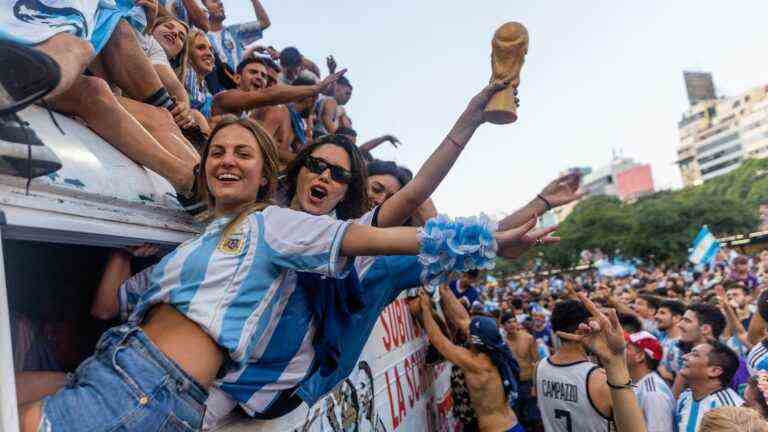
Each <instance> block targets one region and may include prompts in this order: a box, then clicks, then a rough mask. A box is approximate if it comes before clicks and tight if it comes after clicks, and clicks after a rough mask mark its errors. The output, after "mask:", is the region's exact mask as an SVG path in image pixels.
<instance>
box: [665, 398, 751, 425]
mask: <svg viewBox="0 0 768 432" xmlns="http://www.w3.org/2000/svg"><path fill="white" fill-rule="evenodd" d="M742 405H744V400H743V399H741V397H740V396H739V395H738V393H736V392H735V391H733V390H731V389H730V388H723V389H720V390H718V391H716V392H714V393H712V394H710V395H708V396H706V397H704V398H703V399H701V400H698V401H697V400H694V399H693V393H691V391H690V390H686V391H685V392H683V394H681V395H680V399H679V400H678V401H677V411H676V412H675V422H676V423H677V432H696V431H697V430H699V425H700V424H701V419H702V418H704V414H706V413H708V412H709V411H712V410H713V409H716V408H720V407H724V406H742Z"/></svg>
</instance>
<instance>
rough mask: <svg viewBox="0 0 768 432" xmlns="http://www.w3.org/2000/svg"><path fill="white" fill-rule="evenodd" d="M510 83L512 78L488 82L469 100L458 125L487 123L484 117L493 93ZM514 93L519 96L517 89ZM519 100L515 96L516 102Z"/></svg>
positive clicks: (470, 125) (468, 125)
mask: <svg viewBox="0 0 768 432" xmlns="http://www.w3.org/2000/svg"><path fill="white" fill-rule="evenodd" d="M509 83H510V80H506V81H496V82H493V83H490V84H488V85H487V86H485V88H484V89H482V90H480V93H478V94H477V95H475V97H473V98H472V99H471V100H470V101H469V105H467V108H466V109H465V110H464V113H462V114H461V117H459V121H458V122H457V126H458V125H461V126H465V127H472V128H476V127H478V126H480V125H481V124H483V123H485V119H484V117H483V111H484V110H485V106H486V105H488V102H489V101H490V100H491V98H492V97H493V95H495V94H496V93H498V92H499V91H501V90H503V89H504V88H505V87H507V86H508V85H509ZM514 94H515V96H517V89H515V90H514ZM519 102H520V100H519V99H518V98H517V97H515V103H516V104H519Z"/></svg>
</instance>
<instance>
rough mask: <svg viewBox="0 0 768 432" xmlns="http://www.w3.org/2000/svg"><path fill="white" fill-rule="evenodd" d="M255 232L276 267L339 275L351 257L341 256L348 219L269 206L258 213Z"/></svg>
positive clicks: (337, 276) (350, 261) (348, 264)
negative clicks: (343, 219)
mask: <svg viewBox="0 0 768 432" xmlns="http://www.w3.org/2000/svg"><path fill="white" fill-rule="evenodd" d="M254 216H255V217H257V218H260V219H261V220H260V223H259V232H260V234H259V235H260V236H261V238H262V239H263V244H264V247H265V248H266V253H267V255H268V256H269V258H270V260H271V261H272V263H274V264H275V265H277V266H280V267H285V268H290V269H293V270H297V271H304V272H311V273H319V274H322V275H325V276H330V277H335V278H340V277H344V276H345V275H346V274H347V273H349V271H350V270H351V266H352V264H353V260H351V259H347V258H346V257H343V256H341V242H342V240H343V239H344V235H345V234H346V231H347V228H348V227H349V225H350V224H351V223H350V222H348V221H340V220H336V219H333V218H331V217H329V216H313V215H310V214H307V213H304V212H297V211H294V210H291V209H287V208H282V207H277V206H271V207H268V208H266V209H264V211H262V212H261V213H254Z"/></svg>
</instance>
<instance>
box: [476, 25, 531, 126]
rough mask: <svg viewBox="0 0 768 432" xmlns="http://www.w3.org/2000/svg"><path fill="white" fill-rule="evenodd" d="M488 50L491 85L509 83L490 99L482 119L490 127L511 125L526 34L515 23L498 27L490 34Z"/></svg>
mask: <svg viewBox="0 0 768 432" xmlns="http://www.w3.org/2000/svg"><path fill="white" fill-rule="evenodd" d="M491 49H492V51H491V68H492V75H491V82H496V81H507V80H509V85H508V86H507V87H506V88H505V89H503V90H501V91H499V92H498V93H496V94H495V95H493V97H492V98H491V100H490V102H488V105H487V106H486V107H485V112H484V113H483V115H484V117H485V120H487V121H488V122H491V123H494V124H507V123H512V122H514V121H515V120H517V103H516V102H515V94H514V92H515V89H517V86H518V85H519V84H520V69H522V67H523V62H525V55H526V54H528V30H526V28H525V26H524V25H522V24H520V23H518V22H508V23H506V24H504V25H502V26H501V27H499V28H498V30H496V33H494V34H493V41H492V42H491Z"/></svg>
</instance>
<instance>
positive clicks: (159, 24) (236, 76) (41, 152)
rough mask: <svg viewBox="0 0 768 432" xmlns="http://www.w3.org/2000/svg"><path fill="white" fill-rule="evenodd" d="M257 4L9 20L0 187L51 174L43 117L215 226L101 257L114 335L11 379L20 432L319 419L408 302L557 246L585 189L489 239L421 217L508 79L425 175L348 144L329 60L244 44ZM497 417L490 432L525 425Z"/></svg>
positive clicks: (102, 7)
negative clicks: (412, 292)
mask: <svg viewBox="0 0 768 432" xmlns="http://www.w3.org/2000/svg"><path fill="white" fill-rule="evenodd" d="M252 4H253V7H254V10H255V12H256V15H257V17H258V21H257V22H256V23H249V24H241V25H236V26H224V21H225V18H226V14H225V10H224V7H223V5H222V3H221V2H219V1H214V0H210V1H209V0H204V1H203V2H198V1H195V0H175V1H168V2H164V3H161V4H159V3H158V2H157V1H154V0H137V1H135V2H133V1H124V2H122V1H121V2H117V3H112V2H105V1H95V0H94V1H85V2H77V3H76V4H75V3H70V2H59V3H54V4H53V5H49V4H43V3H40V2H34V1H27V0H10V1H9V2H6V4H5V5H4V6H3V8H2V9H0V57H1V58H0V60H2V62H3V63H4V64H7V65H9V66H10V67H8V68H4V69H3V71H2V73H0V87H1V90H2V92H0V121H2V124H0V134H2V136H0V138H2V140H0V157H2V159H3V161H4V162H6V163H5V164H3V165H2V169H0V171H1V172H2V174H6V175H16V176H22V177H27V178H29V179H30V181H31V179H32V178H34V177H38V176H42V175H45V174H48V173H51V172H53V171H55V170H56V169H58V168H60V167H61V161H60V160H59V159H58V158H57V156H56V154H55V152H52V151H51V150H50V149H48V147H47V146H46V144H45V143H44V142H43V141H41V140H40V138H39V137H38V136H37V134H36V133H35V130H34V129H32V128H30V126H29V125H28V124H26V123H25V122H24V121H23V120H22V119H21V118H20V117H19V115H18V111H19V110H21V109H23V108H24V107H26V106H27V105H29V104H30V103H34V102H39V103H40V104H42V105H44V106H45V107H46V108H48V109H52V110H55V111H58V112H59V113H62V114H66V115H69V116H71V117H74V118H77V119H79V120H80V121H82V122H83V124H84V125H85V126H87V127H88V128H90V129H91V130H92V131H93V132H95V133H96V134H98V135H99V136H101V137H102V138H104V140H105V141H106V142H108V143H109V144H111V145H113V146H115V147H116V148H118V149H119V150H120V151H122V152H123V153H124V154H125V155H126V156H128V157H129V158H131V159H132V160H134V161H135V162H136V163H138V164H140V165H142V166H144V167H146V168H149V169H151V170H153V171H155V172H157V173H158V174H160V175H162V176H163V177H164V178H166V179H167V180H168V182H169V183H170V184H171V185H172V186H173V188H175V189H176V192H177V198H178V201H179V203H180V204H181V206H182V207H183V209H184V210H186V211H187V212H189V213H191V214H194V215H199V216H200V217H199V218H198V219H199V220H201V221H205V222H206V225H205V230H204V231H203V232H202V233H201V234H200V235H199V236H197V237H195V238H193V239H191V240H189V241H187V242H185V243H183V244H182V245H180V246H179V247H177V248H176V249H175V250H173V251H172V252H170V253H168V254H166V255H165V256H163V257H159V260H156V262H154V263H152V264H151V265H149V266H148V267H147V268H145V269H143V270H141V271H139V272H138V273H135V274H133V273H132V271H131V266H130V261H131V259H130V258H131V253H134V254H140V255H143V254H148V253H149V252H151V251H152V248H151V247H143V248H139V249H131V250H130V253H129V252H126V251H124V250H116V251H114V252H113V253H112V254H111V255H110V257H109V260H108V261H107V265H106V268H105V269H104V270H103V276H102V278H101V282H100V283H99V286H98V288H97V289H96V290H95V297H94V298H93V300H92V307H91V313H92V315H93V316H94V317H95V318H97V319H102V320H105V319H111V320H113V321H112V324H114V325H113V326H112V327H111V328H109V329H108V330H107V331H105V332H104V333H103V334H102V335H101V337H100V339H99V341H98V343H97V344H96V349H95V352H93V353H92V355H90V356H89V357H88V358H86V359H84V361H83V362H82V363H81V364H80V365H79V366H78V367H77V368H76V369H74V370H71V371H66V370H65V371H59V370H43V371H35V372H29V371H26V370H20V371H19V373H18V374H17V376H16V390H17V402H18V403H19V419H20V427H21V430H22V431H33V430H76V431H80V430H117V429H120V430H141V431H148V430H178V429H184V430H188V429H191V430H201V429H210V428H216V427H218V426H219V425H220V422H221V421H222V419H223V418H224V417H226V416H227V415H228V414H229V413H230V412H231V411H233V410H237V411H239V412H241V413H242V414H245V415H247V416H250V417H253V418H257V419H272V418H277V417H280V416H283V415H285V414H286V413H289V412H291V411H293V410H294V409H295V408H296V407H298V406H299V405H300V404H301V403H306V404H307V405H308V406H313V405H314V404H315V403H316V402H317V401H318V400H320V399H321V398H322V397H323V396H325V395H327V394H328V393H329V392H330V391H331V390H332V389H333V388H334V387H336V385H338V384H339V383H341V382H342V381H343V380H344V379H345V377H347V376H348V375H349V374H350V373H351V371H352V368H353V367H354V365H355V364H356V363H357V360H358V358H359V356H360V354H361V352H362V349H363V347H364V345H365V342H366V341H367V339H368V337H369V336H370V333H371V331H372V329H373V326H374V325H375V323H376V322H377V319H378V316H379V314H380V313H381V311H382V310H383V308H384V307H386V306H387V305H388V304H389V303H391V302H392V301H393V300H394V299H395V298H397V296H398V295H399V294H401V293H402V292H403V291H405V290H408V289H411V288H413V287H416V286H419V285H426V286H438V285H439V284H440V283H441V282H442V281H444V280H445V279H446V277H447V276H446V275H447V274H450V273H451V272H452V271H466V270H470V269H479V268H487V267H489V266H491V265H492V263H493V262H494V260H495V259H496V258H497V257H498V258H505V259H514V258H516V257H518V256H519V255H520V254H521V253H523V252H525V251H526V250H527V249H529V248H531V247H535V246H538V245H540V244H543V243H548V242H551V241H556V239H554V238H552V237H551V236H550V233H551V232H552V229H545V230H535V229H533V227H534V225H535V222H536V215H537V214H540V213H541V212H543V211H545V210H546V209H547V208H550V207H551V206H553V205H561V204H564V203H566V202H570V201H572V200H573V199H575V197H576V196H577V192H576V190H577V189H578V184H579V177H578V175H577V174H568V175H566V176H563V177H561V178H558V179H556V180H555V181H553V182H552V183H551V184H550V185H548V186H547V187H546V188H545V189H544V190H543V191H542V193H541V194H539V195H538V197H536V198H535V199H534V200H532V201H531V203H529V204H528V205H526V206H525V207H523V208H522V209H520V210H518V211H517V212H515V213H514V214H513V216H510V217H509V218H506V219H505V220H503V221H501V222H500V224H498V225H497V224H495V223H493V222H492V221H491V220H489V219H488V218H487V217H485V216H479V217H475V218H459V219H455V220H454V219H450V218H447V217H442V216H441V217H438V216H437V215H436V210H435V207H434V205H433V204H432V203H431V201H430V195H431V194H432V193H433V192H434V190H435V189H436V188H437V187H438V185H439V184H440V182H441V181H442V180H443V178H444V177H445V176H446V175H447V174H448V172H449V171H450V168H451V166H452V165H453V164H454V163H455V161H456V160H457V158H458V157H459V156H460V155H461V153H462V152H463V151H464V150H465V148H466V147H467V144H468V142H469V141H470V139H471V137H472V135H473V134H474V132H475V130H476V129H477V128H478V127H479V126H481V125H482V124H483V123H485V119H484V117H483V110H484V108H485V106H486V105H487V103H488V101H489V100H490V98H491V97H492V96H493V95H494V94H496V93H497V92H499V91H501V90H503V89H506V88H507V87H508V86H509V84H510V80H506V81H504V80H502V81H495V82H493V83H491V84H488V85H487V86H486V87H485V88H483V89H482V90H481V91H480V92H479V93H478V94H477V95H476V96H475V97H474V98H472V100H470V101H469V103H468V105H467V107H466V109H465V110H464V112H463V113H462V114H461V115H460V116H459V117H458V119H457V120H456V122H455V124H454V125H453V127H452V128H451V129H450V132H449V133H448V135H447V136H446V137H445V139H443V140H442V142H440V143H439V145H437V147H436V148H435V149H434V151H433V153H432V154H431V156H430V157H429V158H428V160H427V161H426V162H425V163H424V165H423V166H422V167H421V169H420V170H419V171H418V172H417V173H416V174H415V175H413V174H412V173H411V172H410V171H409V170H407V169H405V168H403V167H399V166H397V164H395V163H393V162H389V161H380V160H375V159H374V158H373V156H372V154H371V152H372V150H374V148H375V147H376V146H378V145H380V144H382V143H383V142H387V141H390V142H391V143H392V144H395V145H396V144H399V142H398V140H397V139H396V138H394V137H393V136H391V135H386V136H383V137H380V138H378V139H375V140H372V141H369V142H367V143H363V144H361V145H359V146H358V145H357V143H356V136H357V133H356V132H355V131H354V130H353V129H352V120H351V115H350V113H348V112H346V110H345V109H344V105H345V104H346V103H347V102H348V101H349V99H350V97H351V95H352V85H351V83H350V82H349V81H348V80H347V79H346V78H345V77H344V74H345V72H346V70H344V69H342V70H338V71H337V70H336V69H337V65H336V62H335V60H334V59H333V58H328V59H327V61H326V65H327V67H328V69H329V71H328V75H327V76H325V77H324V78H321V75H322V73H321V71H320V69H319V68H318V67H317V66H316V65H315V64H314V63H313V62H312V61H310V60H309V59H308V58H307V57H305V56H304V55H302V54H301V52H300V51H299V50H298V49H297V48H295V47H285V48H283V49H282V50H277V49H275V48H274V47H263V46H258V45H257V44H254V42H255V41H256V40H257V39H258V38H259V36H260V35H261V33H262V32H263V31H264V30H265V29H266V28H267V27H269V26H270V21H269V18H268V16H267V13H266V11H265V9H264V8H263V7H262V5H261V3H260V2H259V1H258V0H253V2H252ZM420 226H421V228H418V227H420ZM447 232H454V233H458V234H457V235H455V236H447V235H445V233H447ZM492 325H493V324H492ZM493 328H495V327H493ZM497 336H498V331H497ZM342 343H343V345H344V347H343V349H342V348H341V345H342ZM26 348H30V347H29V346H27V347H26ZM18 349H19V347H18V346H16V347H14V350H18ZM14 357H16V358H25V357H27V356H26V353H19V355H15V356H14ZM509 358H510V357H508V358H507V360H509ZM494 364H495V365H496V363H494ZM496 366H497V367H498V366H499V365H496ZM502 372H504V370H502ZM489 373H490V374H491V375H493V376H498V373H499V372H498V369H497V368H496V367H494V368H491V369H489ZM505 376H507V374H506V373H505ZM505 381H506V380H505ZM504 385H505V390H504V392H503V394H505V395H510V396H511V394H512V391H511V390H510V389H508V387H509V385H511V383H509V382H505V384H504ZM83 412H86V413H88V415H85V416H84V415H82V413H83ZM502 414H503V415H502V418H501V421H500V422H499V421H496V422H495V423H494V424H493V425H492V426H491V427H492V428H493V429H494V430H495V429H497V427H499V426H501V425H503V427H504V429H505V430H507V429H509V430H513V431H519V430H520V428H521V426H520V425H519V424H518V422H517V421H516V419H515V417H514V415H513V414H512V412H511V411H509V410H507V411H506V412H504V413H502ZM497 420H498V419H497Z"/></svg>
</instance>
